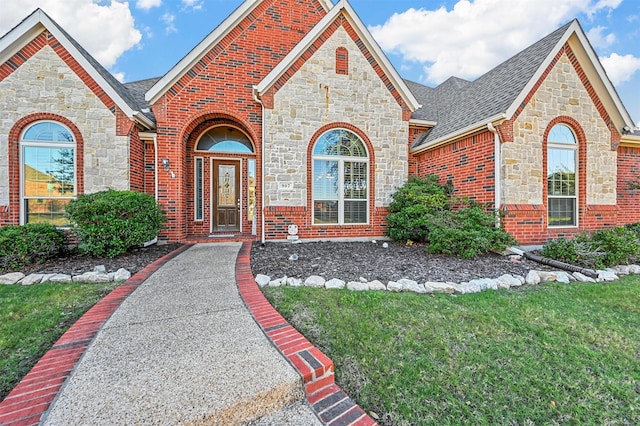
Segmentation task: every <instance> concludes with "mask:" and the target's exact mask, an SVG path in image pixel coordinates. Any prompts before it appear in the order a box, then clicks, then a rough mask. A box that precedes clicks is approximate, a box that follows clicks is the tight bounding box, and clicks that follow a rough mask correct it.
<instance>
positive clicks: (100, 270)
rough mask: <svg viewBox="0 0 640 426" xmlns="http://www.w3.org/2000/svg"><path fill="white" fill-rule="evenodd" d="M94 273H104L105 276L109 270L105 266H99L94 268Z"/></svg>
mask: <svg viewBox="0 0 640 426" xmlns="http://www.w3.org/2000/svg"><path fill="white" fill-rule="evenodd" d="M93 272H102V273H103V274H104V273H106V272H107V268H105V267H104V265H97V266H95V267H94V268H93Z"/></svg>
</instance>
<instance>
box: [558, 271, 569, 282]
mask: <svg viewBox="0 0 640 426" xmlns="http://www.w3.org/2000/svg"><path fill="white" fill-rule="evenodd" d="M555 274H556V281H557V282H559V283H563V284H569V283H570V282H571V278H570V276H569V274H567V273H566V272H564V271H556V272H555Z"/></svg>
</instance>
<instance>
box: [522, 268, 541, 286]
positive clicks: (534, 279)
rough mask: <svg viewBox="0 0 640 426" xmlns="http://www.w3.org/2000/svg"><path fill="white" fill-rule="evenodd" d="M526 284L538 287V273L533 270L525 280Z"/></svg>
mask: <svg viewBox="0 0 640 426" xmlns="http://www.w3.org/2000/svg"><path fill="white" fill-rule="evenodd" d="M524 282H525V283H526V284H527V285H538V284H540V275H538V273H537V272H536V271H533V270H531V271H529V273H528V274H527V276H526V277H525V278H524Z"/></svg>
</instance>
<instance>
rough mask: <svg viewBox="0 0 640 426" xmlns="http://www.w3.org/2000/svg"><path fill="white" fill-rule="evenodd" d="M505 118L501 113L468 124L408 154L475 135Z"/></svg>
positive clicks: (412, 149)
mask: <svg viewBox="0 0 640 426" xmlns="http://www.w3.org/2000/svg"><path fill="white" fill-rule="evenodd" d="M506 117H507V115H506V114H505V113H503V112H501V113H499V114H496V115H493V116H491V117H489V118H486V119H484V120H481V121H478V122H476V123H474V124H470V125H468V126H466V127H464V128H462V129H459V130H456V131H455V132H452V133H449V134H448V135H444V136H441V137H439V138H438V139H434V140H432V141H431V142H428V143H426V144H424V145H420V146H418V147H415V148H411V149H410V150H409V152H411V154H419V153H421V152H423V151H427V150H430V149H433V148H437V147H439V146H441V145H445V144H447V143H449V142H453V141H454V140H457V139H460V138H462V137H465V136H468V135H470V134H473V133H477V132H479V131H481V130H483V129H487V128H488V126H489V124H494V123H500V122H502V121H504V120H505V119H506Z"/></svg>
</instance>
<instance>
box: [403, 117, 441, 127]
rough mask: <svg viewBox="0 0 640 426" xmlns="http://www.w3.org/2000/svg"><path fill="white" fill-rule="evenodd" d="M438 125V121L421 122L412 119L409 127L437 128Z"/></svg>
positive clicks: (417, 119)
mask: <svg viewBox="0 0 640 426" xmlns="http://www.w3.org/2000/svg"><path fill="white" fill-rule="evenodd" d="M437 124H438V122H437V121H431V120H421V119H419V118H412V119H410V120H409V125H410V126H416V127H436V125H437Z"/></svg>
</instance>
